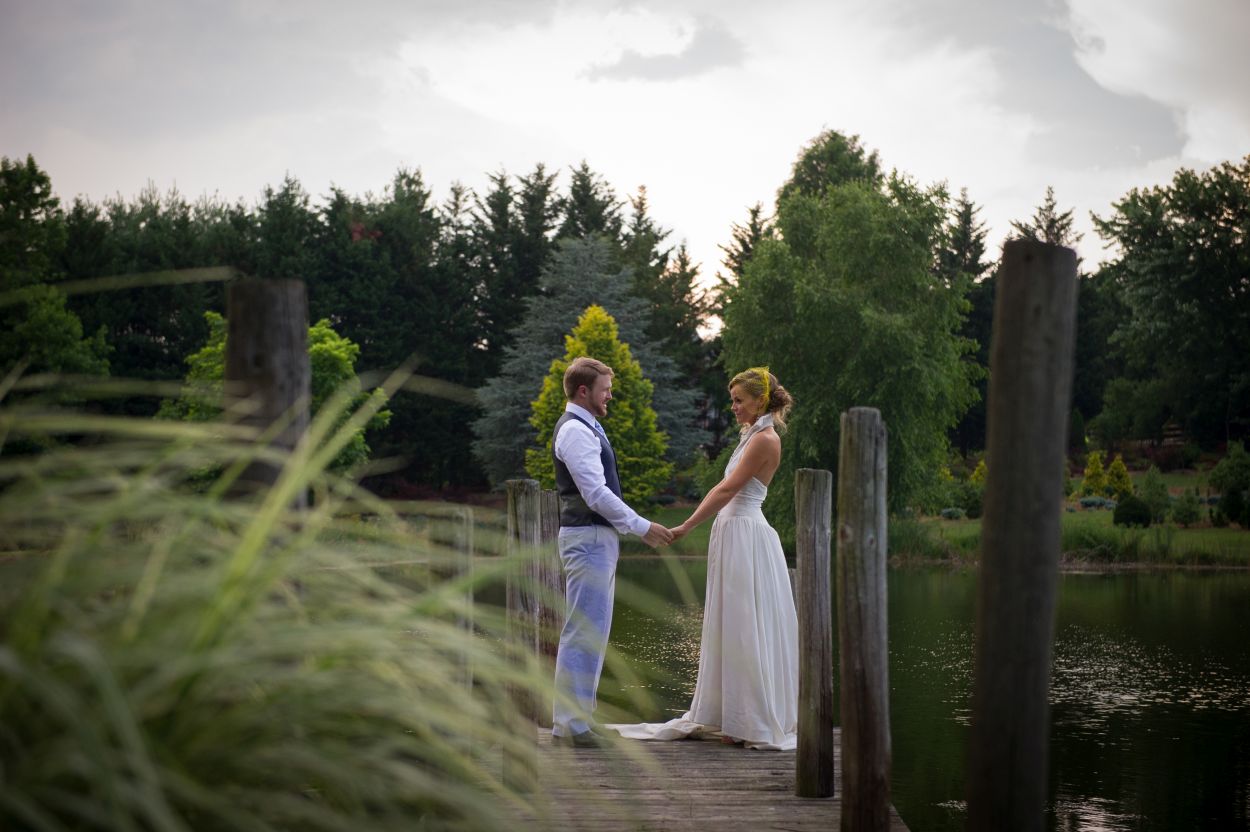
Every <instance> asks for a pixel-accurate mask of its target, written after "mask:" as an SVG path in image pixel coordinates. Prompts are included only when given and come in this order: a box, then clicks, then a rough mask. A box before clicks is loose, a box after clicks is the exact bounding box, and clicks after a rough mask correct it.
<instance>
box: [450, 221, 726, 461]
mask: <svg viewBox="0 0 1250 832" xmlns="http://www.w3.org/2000/svg"><path fill="white" fill-rule="evenodd" d="M631 285H632V279H631V275H630V274H629V272H628V271H626V270H623V269H621V268H620V267H619V266H617V265H616V253H615V252H614V251H613V248H612V245H611V244H610V243H609V242H608V241H607V240H605V239H603V238H601V237H597V238H591V239H586V240H566V241H564V242H563V243H561V245H560V247H559V250H558V252H557V253H556V256H555V257H554V259H553V260H552V262H551V264H550V265H549V266H548V268H547V270H546V271H545V272H544V273H543V281H542V292H541V293H540V294H537V295H534V296H532V297H530V298H528V299H527V300H526V313H525V316H524V318H523V319H522V321H521V323H520V325H518V326H517V328H516V330H515V331H514V332H513V334H512V344H511V346H509V347H508V348H507V349H506V350H505V358H504V361H503V364H502V367H501V369H500V372H499V375H497V376H495V377H494V378H492V379H490V380H488V381H487V382H486V383H485V384H484V385H483V386H482V387H481V388H480V389H479V390H478V401H479V403H480V405H481V412H482V415H481V416H480V417H479V418H478V419H477V420H476V421H474V423H473V433H474V436H475V437H476V438H475V440H474V443H473V453H474V456H475V457H476V458H477V460H478V462H479V464H480V465H481V466H482V468H483V470H485V471H486V473H487V475H488V476H489V478H490V480H491V482H493V483H496V484H498V483H502V482H503V481H505V480H507V479H509V478H512V477H517V476H522V475H523V474H524V471H525V451H526V449H527V448H528V447H530V440H531V436H530V435H529V433H528V432H527V431H520V430H518V429H517V426H518V425H522V424H524V423H525V422H526V421H527V420H528V419H529V416H530V402H532V401H533V399H534V396H535V394H536V392H537V391H538V390H540V389H541V387H542V380H543V378H544V377H546V375H547V373H548V371H549V370H550V368H551V362H552V361H553V360H555V359H557V358H559V357H560V356H561V355H563V354H564V338H565V335H566V334H567V333H568V332H569V331H570V330H572V328H573V326H574V325H575V324H576V323H577V319H578V316H579V315H580V311H581V310H584V309H586V308H587V307H589V306H595V305H597V306H602V307H603V308H604V309H605V310H606V311H607V312H608V314H609V315H611V316H612V318H613V320H615V321H616V323H617V326H618V327H619V328H620V338H621V340H622V341H624V342H625V343H627V344H629V345H630V351H631V354H632V355H633V357H634V359H635V360H636V361H638V363H639V364H640V365H641V366H642V369H643V374H644V375H645V376H646V377H647V378H648V379H650V380H651V382H652V384H653V385H654V388H655V392H654V400H653V406H654V408H655V411H656V417H657V420H658V423H659V428H660V430H661V431H662V432H663V433H664V434H665V435H667V436H668V458H669V460H670V461H674V462H676V461H680V460H684V459H690V458H691V457H692V456H693V454H694V452H695V450H696V449H697V448H698V447H699V445H700V443H701V442H702V441H703V440H704V438H705V437H706V433H705V432H703V431H702V430H701V429H699V427H698V426H697V424H696V422H697V419H698V409H697V391H695V390H693V389H691V388H689V387H687V386H686V385H684V384H683V383H682V382H681V381H680V378H679V376H678V374H677V369H676V367H674V365H673V363H672V361H671V360H669V359H668V358H667V357H666V356H664V355H663V354H662V353H660V352H659V350H657V349H655V348H654V346H653V345H652V344H650V343H649V342H648V341H647V338H646V332H647V325H648V318H647V310H646V306H645V305H644V304H643V302H642V301H641V300H639V299H638V298H636V297H634V296H633V295H632V294H631V292H630V289H631Z"/></svg>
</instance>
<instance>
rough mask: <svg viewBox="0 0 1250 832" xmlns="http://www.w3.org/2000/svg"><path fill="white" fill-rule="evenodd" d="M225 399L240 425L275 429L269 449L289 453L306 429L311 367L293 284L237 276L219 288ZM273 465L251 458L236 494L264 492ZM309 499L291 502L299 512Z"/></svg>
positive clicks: (303, 314) (299, 294)
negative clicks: (222, 305)
mask: <svg viewBox="0 0 1250 832" xmlns="http://www.w3.org/2000/svg"><path fill="white" fill-rule="evenodd" d="M225 394H226V404H227V407H230V408H234V409H235V410H237V411H238V412H239V414H240V416H239V422H240V423H241V424H244V425H250V426H254V427H256V428H259V429H260V430H261V431H270V430H274V431H276V434H275V435H274V436H273V437H272V439H271V440H270V444H272V445H273V446H275V447H277V448H280V449H282V450H285V451H290V450H291V449H293V448H294V447H295V445H296V443H297V442H299V440H300V437H302V436H303V435H304V432H305V431H306V430H307V429H308V407H309V401H310V400H311V395H312V369H311V366H310V364H309V360H308V295H307V293H306V292H305V291H304V283H303V281H300V280H277V279H259V278H244V279H241V280H236V281H234V282H233V283H231V284H229V286H228V287H227V289H226V359H225ZM280 470H281V468H280V466H278V465H275V464H273V463H272V462H268V461H265V460H256V461H254V462H253V463H252V464H250V465H249V466H248V467H247V469H246V470H245V471H244V472H243V474H242V475H241V476H240V477H239V480H238V483H239V489H238V490H239V491H240V492H245V491H256V490H258V489H264V488H267V487H269V486H271V485H273V484H274V483H275V482H277V479H278V473H279V471H280ZM307 504H308V498H307V496H306V495H305V494H303V493H301V494H300V495H299V496H298V497H297V498H296V501H295V506H296V507H297V508H304V507H306V506H307Z"/></svg>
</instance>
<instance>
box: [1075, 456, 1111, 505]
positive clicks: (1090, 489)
mask: <svg viewBox="0 0 1250 832" xmlns="http://www.w3.org/2000/svg"><path fill="white" fill-rule="evenodd" d="M1106 491H1107V473H1106V471H1104V470H1103V468H1102V451H1091V452H1090V454H1089V456H1088V457H1087V458H1086V460H1085V477H1084V479H1083V480H1082V481H1081V494H1082V495H1083V496H1086V497H1101V496H1102V495H1103V494H1104V493H1106Z"/></svg>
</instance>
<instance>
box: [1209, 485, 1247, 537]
mask: <svg viewBox="0 0 1250 832" xmlns="http://www.w3.org/2000/svg"><path fill="white" fill-rule="evenodd" d="M1216 511H1218V512H1220V513H1221V514H1223V515H1224V516H1225V517H1227V518H1228V521H1229V522H1230V523H1236V524H1237V525H1239V526H1241V527H1242V528H1243V529H1244V528H1246V527H1247V525H1248V524H1247V520H1250V518H1248V517H1246V498H1245V496H1244V495H1243V494H1242V493H1241V491H1240V490H1239V489H1236V488H1234V489H1232V490H1231V491H1226V492H1224V493H1223V494H1221V495H1220V503H1219V506H1218V507H1217V508H1216Z"/></svg>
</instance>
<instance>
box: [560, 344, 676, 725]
mask: <svg viewBox="0 0 1250 832" xmlns="http://www.w3.org/2000/svg"><path fill="white" fill-rule="evenodd" d="M612 376H613V373H612V368H611V367H609V366H608V365H607V364H604V363H603V362H602V361H596V360H595V359H593V358H576V359H574V360H573V363H572V364H570V365H569V367H568V369H567V370H565V371H564V396H565V398H566V399H568V403H567V404H566V405H565V406H564V415H563V416H561V417H560V421H558V422H556V427H555V431H554V433H553V434H552V440H551V452H552V456H553V457H554V458H555V467H556V489H557V491H558V492H559V495H560V560H561V561H562V562H563V564H564V572H565V576H566V582H567V589H566V595H567V599H568V601H567V613H566V618H565V621H564V629H563V630H562V631H561V633H560V648H559V651H558V652H557V653H556V681H555V685H556V697H555V707H554V710H553V714H552V729H551V741H552V742H553V743H554V744H556V745H571V746H574V747H577V748H597V747H599V746H600V745H602V744H603V743H604V739H603V737H602V736H601V735H600V734H598V733H596V732H594V731H592V730H591V727H590V717H591V714H592V713H594V710H595V694H596V691H597V690H598V688H599V674H600V673H601V672H602V671H603V653H604V650H605V649H607V646H608V628H609V627H610V626H611V625H612V597H613V593H614V592H615V589H616V561H617V557H618V555H619V554H620V539H619V538H618V537H617V532H621V533H623V534H624V533H632V534H636V535H638V536H639V537H641V538H642V539H643V541H644V542H646V543H647V544H648V545H649V546H663V545H666V544H668V543H671V542H672V540H673V535H672V533H670V532H669V530H668V529H666V528H664V527H663V526H661V525H660V524H658V523H652V522H651V521H649V520H646V519H644V518H642V517H640V516H639V515H638V514H637V512H635V511H634V510H633V509H631V508H630V507H629V506H627V505H625V501H624V500H622V499H621V481H620V477H619V476H618V475H617V471H616V454H614V453H613V452H612V446H611V445H610V444H609V443H608V437H607V434H606V433H604V431H603V426H602V425H600V424H599V420H600V419H601V418H603V417H604V416H607V415H608V402H609V401H611V400H612Z"/></svg>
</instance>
